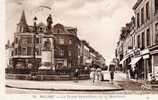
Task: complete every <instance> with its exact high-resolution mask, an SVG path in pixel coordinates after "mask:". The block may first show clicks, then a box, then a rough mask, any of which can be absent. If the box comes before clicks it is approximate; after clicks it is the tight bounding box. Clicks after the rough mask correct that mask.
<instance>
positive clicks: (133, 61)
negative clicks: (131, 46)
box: [130, 57, 142, 65]
mask: <svg viewBox="0 0 158 100" xmlns="http://www.w3.org/2000/svg"><path fill="white" fill-rule="evenodd" d="M141 58H142V57H136V58H132V59H131V63H130V65H135V64H136V63H137V62H138V61H139V60H140V59H141Z"/></svg>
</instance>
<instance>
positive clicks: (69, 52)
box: [53, 24, 80, 67]
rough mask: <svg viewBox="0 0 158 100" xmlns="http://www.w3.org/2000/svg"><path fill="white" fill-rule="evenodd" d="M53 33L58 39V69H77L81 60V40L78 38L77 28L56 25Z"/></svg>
mask: <svg viewBox="0 0 158 100" xmlns="http://www.w3.org/2000/svg"><path fill="white" fill-rule="evenodd" d="M53 32H54V34H53V35H54V36H55V37H56V39H55V44H54V46H55V62H56V67H61V66H68V67H74V66H76V67H77V66H78V65H79V63H78V62H79V61H78V60H80V51H79V49H80V40H79V38H78V37H77V28H73V27H66V26H64V25H62V24H56V25H54V27H53Z"/></svg>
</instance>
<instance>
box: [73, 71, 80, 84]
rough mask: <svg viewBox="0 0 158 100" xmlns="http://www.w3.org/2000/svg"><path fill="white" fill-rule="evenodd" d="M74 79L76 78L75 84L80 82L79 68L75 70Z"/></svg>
mask: <svg viewBox="0 0 158 100" xmlns="http://www.w3.org/2000/svg"><path fill="white" fill-rule="evenodd" d="M74 78H75V82H78V78H79V69H78V68H76V69H75V72H74Z"/></svg>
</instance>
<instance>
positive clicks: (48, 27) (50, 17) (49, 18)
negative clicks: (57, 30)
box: [47, 14, 53, 32]
mask: <svg viewBox="0 0 158 100" xmlns="http://www.w3.org/2000/svg"><path fill="white" fill-rule="evenodd" d="M52 23H53V20H52V16H51V14H50V15H49V16H48V18H47V31H48V32H51V28H52Z"/></svg>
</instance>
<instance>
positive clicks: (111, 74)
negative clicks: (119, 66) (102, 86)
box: [109, 64, 115, 83]
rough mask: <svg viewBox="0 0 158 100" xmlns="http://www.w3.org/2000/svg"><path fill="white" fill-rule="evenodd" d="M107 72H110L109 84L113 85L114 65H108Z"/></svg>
mask: <svg viewBox="0 0 158 100" xmlns="http://www.w3.org/2000/svg"><path fill="white" fill-rule="evenodd" d="M109 71H110V79H111V83H113V80H114V72H115V65H114V64H110V65H109Z"/></svg>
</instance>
